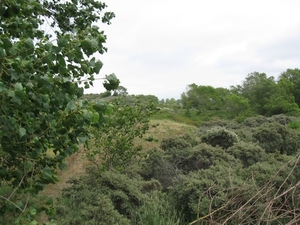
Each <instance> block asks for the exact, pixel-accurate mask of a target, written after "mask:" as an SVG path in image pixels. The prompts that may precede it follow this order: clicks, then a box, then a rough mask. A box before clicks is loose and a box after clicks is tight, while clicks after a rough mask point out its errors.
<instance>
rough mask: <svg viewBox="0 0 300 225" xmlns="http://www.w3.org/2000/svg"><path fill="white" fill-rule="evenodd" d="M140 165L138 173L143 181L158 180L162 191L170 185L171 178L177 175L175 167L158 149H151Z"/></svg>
mask: <svg viewBox="0 0 300 225" xmlns="http://www.w3.org/2000/svg"><path fill="white" fill-rule="evenodd" d="M140 164H141V165H140V170H139V171H138V173H139V174H140V175H141V176H142V177H143V178H144V179H145V180H151V179H156V180H158V181H159V182H160V183H161V185H162V188H163V190H166V189H167V187H169V186H171V185H172V180H173V178H174V177H176V176H177V175H178V173H179V171H178V169H177V168H176V166H175V165H174V164H172V163H171V162H170V157H168V156H167V155H166V153H165V152H163V151H161V150H160V149H153V150H152V151H151V152H150V155H149V156H148V157H147V158H146V159H144V160H143V161H142V162H141V163H140Z"/></svg>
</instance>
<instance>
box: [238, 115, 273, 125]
mask: <svg viewBox="0 0 300 225" xmlns="http://www.w3.org/2000/svg"><path fill="white" fill-rule="evenodd" d="M268 122H269V120H268V118H267V117H265V116H256V117H250V118H247V119H245V120H244V122H243V125H244V126H247V127H258V126H261V125H262V124H264V123H268Z"/></svg>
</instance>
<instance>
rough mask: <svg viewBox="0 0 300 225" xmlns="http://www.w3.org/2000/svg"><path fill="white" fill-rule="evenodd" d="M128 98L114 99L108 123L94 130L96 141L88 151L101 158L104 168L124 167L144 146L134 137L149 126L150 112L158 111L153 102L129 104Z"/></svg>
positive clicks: (89, 153)
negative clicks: (136, 142)
mask: <svg viewBox="0 0 300 225" xmlns="http://www.w3.org/2000/svg"><path fill="white" fill-rule="evenodd" d="M126 99H127V98H125V99H123V100H122V98H121V99H115V100H113V101H112V103H113V105H111V110H112V113H111V114H110V115H109V116H107V117H106V121H105V123H104V124H103V125H102V126H101V128H100V129H98V128H92V130H91V133H92V134H93V142H92V143H93V144H92V146H91V147H90V148H89V149H88V150H87V155H88V157H89V159H90V160H91V161H94V162H97V160H100V161H101V165H102V166H103V169H105V170H111V169H113V168H119V169H121V168H124V166H125V165H126V164H127V163H128V162H129V161H130V160H131V159H133V158H135V157H137V156H138V155H139V153H140V152H141V150H142V148H141V146H140V145H136V144H135V142H134V140H135V138H142V137H143V135H144V134H145V132H146V131H147V130H148V129H149V119H150V116H151V115H152V114H154V113H155V112H156V111H157V108H156V107H155V106H154V105H153V103H152V102H148V103H144V104H143V103H141V102H140V101H136V102H135V103H133V104H132V105H130V104H128V103H127V102H126ZM103 104H104V105H105V102H104V101H103Z"/></svg>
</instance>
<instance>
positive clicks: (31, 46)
mask: <svg viewBox="0 0 300 225" xmlns="http://www.w3.org/2000/svg"><path fill="white" fill-rule="evenodd" d="M25 46H26V47H27V48H28V49H27V51H28V52H29V53H30V54H31V53H33V52H34V44H33V40H32V39H31V38H27V39H26V40H25Z"/></svg>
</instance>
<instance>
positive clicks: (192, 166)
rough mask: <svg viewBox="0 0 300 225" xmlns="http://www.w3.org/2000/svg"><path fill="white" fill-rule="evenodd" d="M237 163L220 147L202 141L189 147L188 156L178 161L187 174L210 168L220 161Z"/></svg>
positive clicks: (180, 167)
mask: <svg viewBox="0 0 300 225" xmlns="http://www.w3.org/2000/svg"><path fill="white" fill-rule="evenodd" d="M222 162H224V163H227V164H229V165H230V164H235V163H238V161H237V160H235V159H234V157H232V156H231V155H229V154H227V153H226V152H225V151H224V150H223V149H222V148H220V147H213V146H211V145H208V144H205V143H201V144H199V145H197V146H195V147H193V148H191V149H188V156H187V157H186V158H185V159H183V160H182V161H181V162H180V163H178V166H179V169H181V170H182V171H183V173H185V174H187V173H189V172H190V171H197V170H203V169H208V168H210V167H211V166H213V165H217V164H219V163H222Z"/></svg>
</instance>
